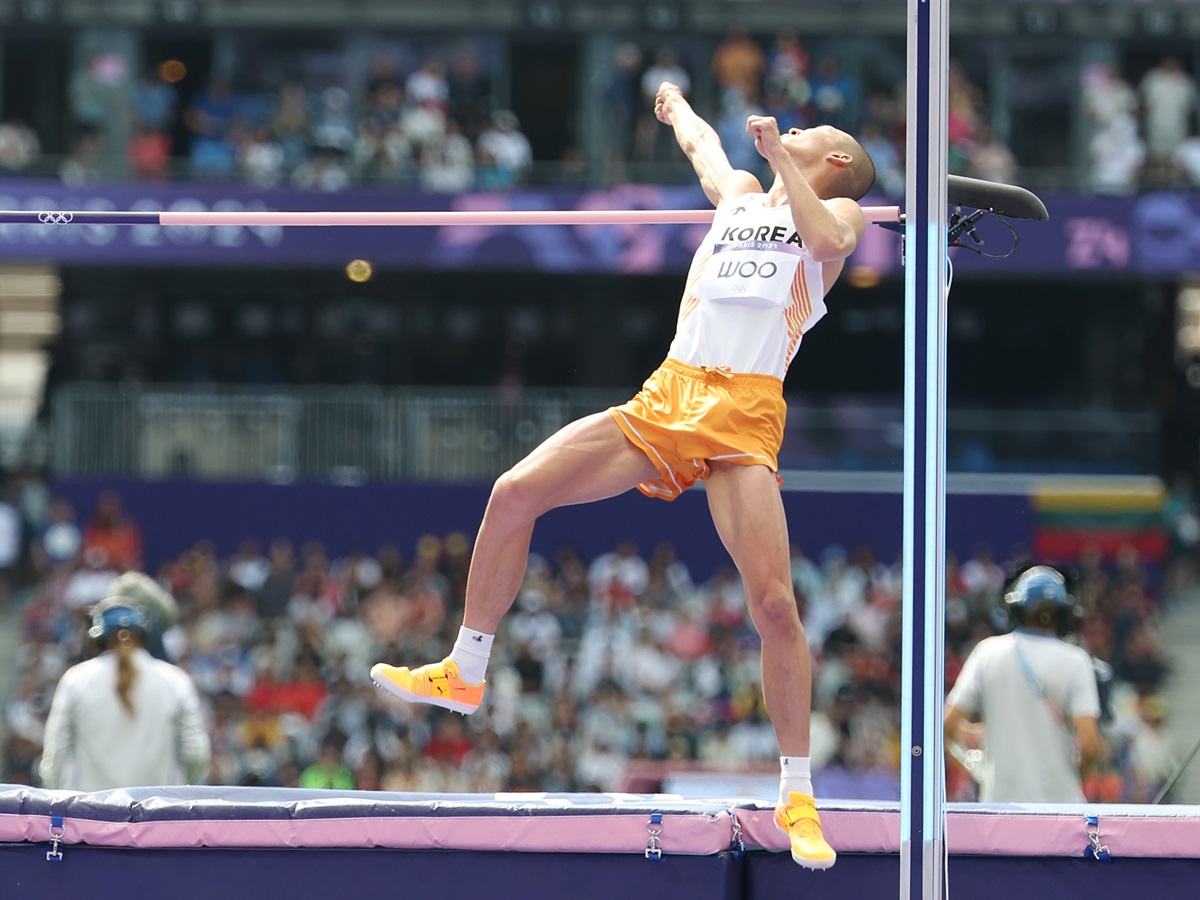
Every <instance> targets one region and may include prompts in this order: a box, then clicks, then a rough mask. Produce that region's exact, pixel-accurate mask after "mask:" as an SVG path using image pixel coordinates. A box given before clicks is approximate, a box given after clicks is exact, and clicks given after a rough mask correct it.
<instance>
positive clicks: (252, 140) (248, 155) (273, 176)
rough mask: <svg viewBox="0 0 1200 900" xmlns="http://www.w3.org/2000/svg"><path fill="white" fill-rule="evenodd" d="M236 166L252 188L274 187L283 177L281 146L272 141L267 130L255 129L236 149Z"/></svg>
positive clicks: (272, 138)
mask: <svg viewBox="0 0 1200 900" xmlns="http://www.w3.org/2000/svg"><path fill="white" fill-rule="evenodd" d="M238 165H239V166H240V167H241V170H242V174H243V175H245V177H246V180H247V181H248V182H249V183H250V184H251V185H253V186H254V187H258V188H273V187H276V186H277V185H279V184H280V183H281V182H282V181H283V177H284V169H285V165H286V159H285V156H284V150H283V146H282V145H281V144H280V143H279V142H278V141H276V140H275V139H274V137H273V136H272V134H271V130H270V129H269V128H265V127H264V128H257V129H255V130H254V131H252V132H250V133H249V134H247V135H246V137H245V139H244V140H243V141H242V143H241V146H239V147H238Z"/></svg>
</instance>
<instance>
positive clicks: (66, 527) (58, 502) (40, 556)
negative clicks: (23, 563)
mask: <svg viewBox="0 0 1200 900" xmlns="http://www.w3.org/2000/svg"><path fill="white" fill-rule="evenodd" d="M82 547H83V532H82V531H81V530H80V528H79V525H78V524H77V523H76V521H75V510H74V508H73V507H72V506H71V504H70V503H68V502H67V501H66V500H64V499H63V498H62V497H55V498H54V499H52V500H51V501H50V508H49V511H48V517H47V521H46V524H45V526H44V527H43V528H42V531H41V534H40V535H39V536H38V540H37V541H35V543H34V553H33V555H34V568H35V570H36V571H37V572H38V573H39V574H40V575H42V576H44V577H47V576H49V575H50V574H51V570H52V569H54V568H55V567H56V566H60V565H62V564H67V563H71V562H73V561H74V560H75V558H76V557H77V556H78V555H79V551H80V550H81V549H82Z"/></svg>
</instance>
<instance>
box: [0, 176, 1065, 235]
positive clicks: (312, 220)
mask: <svg viewBox="0 0 1200 900" xmlns="http://www.w3.org/2000/svg"><path fill="white" fill-rule="evenodd" d="M946 193H947V199H948V201H949V203H951V204H953V205H955V206H957V207H959V208H963V207H970V208H972V209H975V210H985V211H988V212H994V213H997V214H1000V215H1008V216H1012V217H1014V218H1023V219H1046V218H1049V216H1048V214H1047V213H1046V207H1045V206H1044V205H1043V204H1042V201H1041V200H1039V199H1038V198H1037V197H1035V196H1034V195H1033V194H1031V193H1030V192H1029V191H1027V190H1025V189H1024V188H1021V187H1016V186H1015V185H1008V184H998V183H996V182H991V181H981V180H979V179H977V178H964V177H962V176H959V175H950V176H948V177H947V179H946ZM713 213H714V211H713V210H711V209H568V210H555V209H505V210H499V209H497V210H426V211H394V210H386V211H374V212H316V211H313V212H307V211H305V212H296V211H291V212H289V211H275V210H237V211H224V212H222V211H209V210H204V211H191V210H161V211H154V210H139V211H123V210H23V209H7V210H0V225H167V226H192V227H195V226H225V225H234V226H236V225H241V226H247V227H253V226H287V227H293V226H323V227H330V226H343V227H346V226H355V227H358V226H406V225H407V226H425V227H431V226H432V227H437V226H447V225H476V226H480V225H484V226H503V225H705V224H708V223H710V222H711V221H712V219H713ZM863 217H864V218H865V219H866V220H867V221H868V222H873V223H875V224H879V225H888V224H898V223H902V222H903V221H904V214H903V213H902V212H901V211H900V207H899V206H864V207H863Z"/></svg>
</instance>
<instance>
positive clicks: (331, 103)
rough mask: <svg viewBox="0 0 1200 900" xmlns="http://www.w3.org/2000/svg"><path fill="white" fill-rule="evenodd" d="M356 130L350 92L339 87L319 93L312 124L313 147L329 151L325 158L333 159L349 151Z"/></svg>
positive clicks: (329, 88)
mask: <svg viewBox="0 0 1200 900" xmlns="http://www.w3.org/2000/svg"><path fill="white" fill-rule="evenodd" d="M357 130H358V129H357V123H356V122H355V118H354V104H353V102H352V101H351V98H350V92H349V91H347V90H345V89H344V88H340V87H328V88H325V90H323V91H321V96H320V102H319V103H318V104H317V112H316V115H315V116H314V117H313V123H312V144H313V146H314V147H315V148H316V149H317V150H318V151H321V150H324V151H330V152H327V153H326V156H327V157H330V158H333V157H334V155H335V154H344V153H346V152H348V151H349V150H350V148H351V146H352V145H353V144H354V135H355V133H356V132H357Z"/></svg>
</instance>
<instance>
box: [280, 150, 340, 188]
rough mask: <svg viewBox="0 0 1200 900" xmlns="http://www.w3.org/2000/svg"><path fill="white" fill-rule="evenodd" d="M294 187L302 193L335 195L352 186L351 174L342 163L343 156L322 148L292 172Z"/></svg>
mask: <svg viewBox="0 0 1200 900" xmlns="http://www.w3.org/2000/svg"><path fill="white" fill-rule="evenodd" d="M291 183H292V186H293V187H296V188H299V189H300V190H302V191H322V192H324V193H328V194H334V193H337V192H338V191H343V190H345V189H346V188H347V187H348V186H349V185H350V173H349V172H348V171H347V170H346V166H345V165H344V164H343V162H342V156H341V154H340V153H339V152H338V151H336V150H333V149H330V148H322V149H320V150H318V151H317V152H316V153H314V154H313V156H312V158H311V159H308V160H305V161H304V162H302V163H300V165H298V166H296V169H295V171H293V172H292V179H291Z"/></svg>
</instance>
